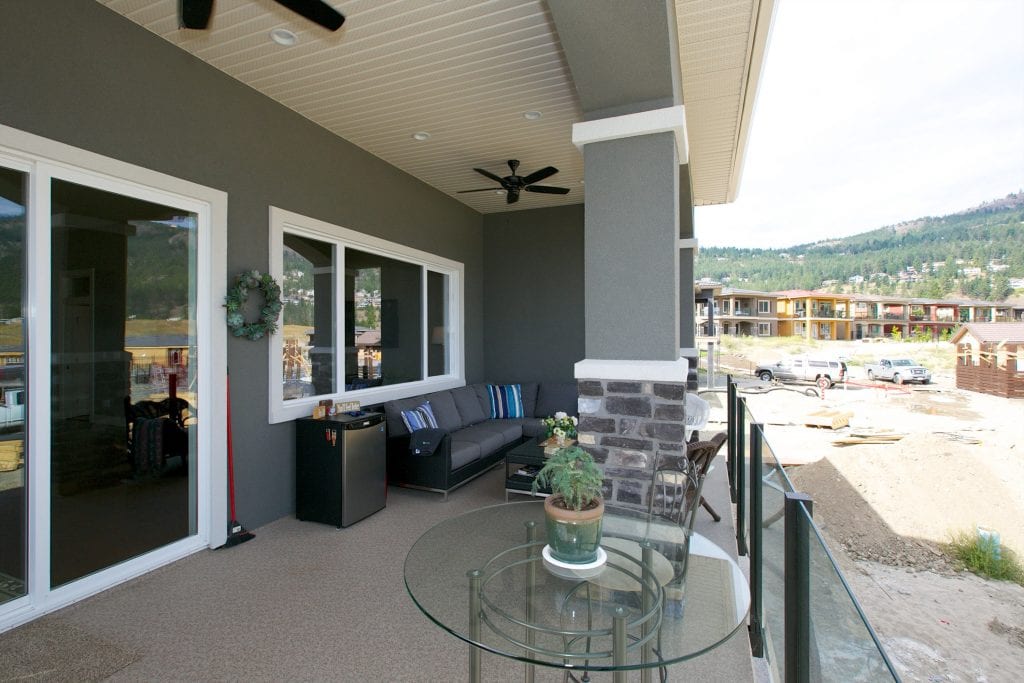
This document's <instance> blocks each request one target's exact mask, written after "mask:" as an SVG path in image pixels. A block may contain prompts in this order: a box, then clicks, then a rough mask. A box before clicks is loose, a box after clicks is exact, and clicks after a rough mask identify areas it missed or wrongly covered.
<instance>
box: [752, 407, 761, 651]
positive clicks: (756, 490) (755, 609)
mask: <svg viewBox="0 0 1024 683" xmlns="http://www.w3.org/2000/svg"><path fill="white" fill-rule="evenodd" d="M762 429H763V425H762V424H761V423H760V422H754V423H751V425H750V626H749V635H750V652H751V654H753V655H754V656H755V657H764V627H763V624H764V605H763V604H762V593H761V588H762V576H763V563H764V545H763V539H762V533H763V531H762V529H763V527H762V524H761V523H762V521H763V519H764V489H763V488H762V476H763V475H762V463H763V460H762V447H763V445H764V432H763V431H762Z"/></svg>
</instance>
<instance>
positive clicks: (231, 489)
mask: <svg viewBox="0 0 1024 683" xmlns="http://www.w3.org/2000/svg"><path fill="white" fill-rule="evenodd" d="M225 384H226V386H227V393H228V401H227V409H228V500H230V501H231V519H230V521H228V538H227V540H226V541H225V542H224V545H222V546H221V547H222V548H230V547H232V546H236V545H238V544H239V543H245V542H246V541H250V540H252V539H253V538H255V537H256V536H255V534H253V533H252V532H251V531H246V529H245V527H243V526H242V525H241V524H239V523H238V517H237V515H236V514H235V457H234V448H233V446H232V442H231V375H230V373H228V375H227V377H225Z"/></svg>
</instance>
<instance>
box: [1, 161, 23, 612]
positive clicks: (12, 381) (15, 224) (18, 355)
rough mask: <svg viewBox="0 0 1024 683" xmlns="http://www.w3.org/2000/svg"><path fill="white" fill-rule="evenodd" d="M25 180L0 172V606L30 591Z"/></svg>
mask: <svg viewBox="0 0 1024 683" xmlns="http://www.w3.org/2000/svg"><path fill="white" fill-rule="evenodd" d="M26 185H27V183H26V175H25V174H24V173H20V172H18V171H12V170H9V169H5V168H0V604H3V603H5V602H7V601H9V600H13V599H14V598H19V597H21V596H23V595H25V594H26V591H27V588H28V586H27V568H28V525H27V519H28V515H27V514H26V511H27V507H26V506H27V502H28V498H27V496H26V495H25V491H26V486H27V485H28V480H27V479H26V467H25V460H26V458H25V454H26V452H27V451H26V449H25V434H26V423H25V420H26V418H27V415H26V414H25V404H26V401H25V389H26V386H25V332H24V324H23V323H24V319H23V317H22V303H23V297H24V292H25V188H26Z"/></svg>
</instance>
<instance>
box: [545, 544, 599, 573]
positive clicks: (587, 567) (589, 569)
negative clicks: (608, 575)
mask: <svg viewBox="0 0 1024 683" xmlns="http://www.w3.org/2000/svg"><path fill="white" fill-rule="evenodd" d="M540 554H541V557H543V558H544V566H545V567H547V569H548V571H550V572H551V573H552V574H554V575H555V576H561V577H562V578H564V579H589V578H590V577H592V576H597V575H598V574H600V573H601V572H602V571H604V565H605V563H606V562H608V553H606V552H605V551H604V548H601V547H600V546H599V547H598V548H597V559H595V560H594V561H593V562H583V563H576V562H562V561H561V560H556V559H555V557H554V555H553V554H552V553H551V546H550V545H545V546H544V549H543V550H541V553H540Z"/></svg>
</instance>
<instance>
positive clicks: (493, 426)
mask: <svg viewBox="0 0 1024 683" xmlns="http://www.w3.org/2000/svg"><path fill="white" fill-rule="evenodd" d="M523 419H525V418H521V417H520V418H511V419H503V420H486V421H485V422H481V423H480V424H479V425H477V426H478V427H480V428H481V429H489V430H490V431H492V432H495V433H497V434H501V442H502V445H505V444H510V443H512V442H513V441H517V440H519V439H521V438H523V425H522V424H520V422H521V421H522V420H523Z"/></svg>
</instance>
